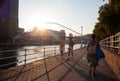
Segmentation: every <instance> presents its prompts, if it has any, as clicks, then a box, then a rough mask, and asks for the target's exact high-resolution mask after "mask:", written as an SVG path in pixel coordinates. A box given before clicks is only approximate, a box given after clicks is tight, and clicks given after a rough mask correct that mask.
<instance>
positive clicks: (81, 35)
mask: <svg viewBox="0 0 120 81" xmlns="http://www.w3.org/2000/svg"><path fill="white" fill-rule="evenodd" d="M82 35H83V26H81V36H82ZM81 38H82V37H81ZM80 43H81V46H80V48H82V39H81V40H80Z"/></svg>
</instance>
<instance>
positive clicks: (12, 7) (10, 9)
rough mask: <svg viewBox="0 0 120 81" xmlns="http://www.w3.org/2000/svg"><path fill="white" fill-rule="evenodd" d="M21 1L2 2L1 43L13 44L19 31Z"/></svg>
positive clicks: (6, 0)
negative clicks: (13, 39)
mask: <svg viewBox="0 0 120 81" xmlns="http://www.w3.org/2000/svg"><path fill="white" fill-rule="evenodd" d="M18 4H19V0H0V42H12V38H13V37H14V36H15V35H16V33H17V30H18Z"/></svg>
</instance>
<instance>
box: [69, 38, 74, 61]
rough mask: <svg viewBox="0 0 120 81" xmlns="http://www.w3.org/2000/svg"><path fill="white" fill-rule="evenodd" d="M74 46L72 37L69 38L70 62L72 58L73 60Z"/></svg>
mask: <svg viewBox="0 0 120 81" xmlns="http://www.w3.org/2000/svg"><path fill="white" fill-rule="evenodd" d="M73 46H74V42H73V40H72V37H70V38H69V47H68V60H69V59H70V56H72V57H71V58H73Z"/></svg>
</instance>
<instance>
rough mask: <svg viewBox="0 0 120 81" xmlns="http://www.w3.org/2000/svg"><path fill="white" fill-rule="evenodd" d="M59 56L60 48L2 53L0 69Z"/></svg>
mask: <svg viewBox="0 0 120 81" xmlns="http://www.w3.org/2000/svg"><path fill="white" fill-rule="evenodd" d="M74 49H78V46H74ZM64 52H68V46H66V47H65V51H64ZM57 54H60V50H59V46H57V47H45V48H40V49H37V48H36V49H19V50H5V51H0V69H7V68H10V67H15V66H20V65H26V64H28V63H31V62H34V61H38V60H41V59H44V58H47V57H51V56H54V55H57Z"/></svg>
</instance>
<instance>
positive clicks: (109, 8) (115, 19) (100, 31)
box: [93, 0, 120, 39]
mask: <svg viewBox="0 0 120 81" xmlns="http://www.w3.org/2000/svg"><path fill="white" fill-rule="evenodd" d="M98 13H99V17H98V21H99V22H98V23H96V25H95V28H94V30H93V33H94V34H95V35H96V36H97V37H98V38H99V39H103V38H106V37H107V36H110V35H113V34H115V33H117V32H119V31H120V0H109V3H108V4H107V3H106V4H104V5H102V6H101V7H100V8H99V11H98Z"/></svg>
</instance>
